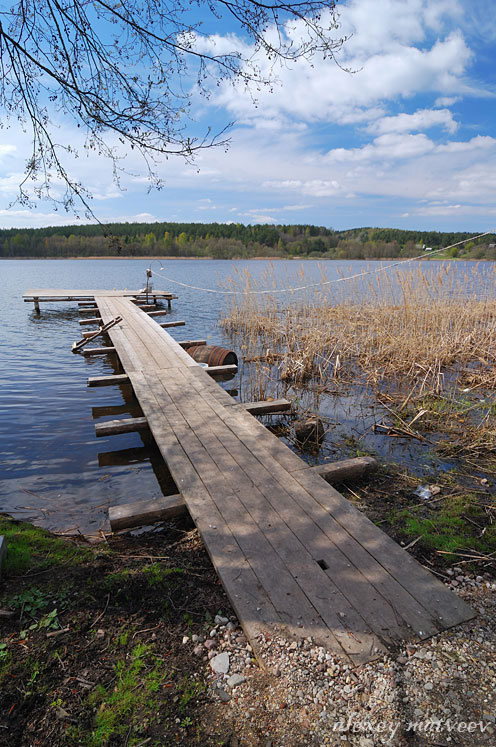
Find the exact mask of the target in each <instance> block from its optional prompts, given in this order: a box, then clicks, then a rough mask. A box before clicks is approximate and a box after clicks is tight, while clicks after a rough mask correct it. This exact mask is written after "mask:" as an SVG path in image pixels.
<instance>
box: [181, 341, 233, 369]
mask: <svg viewBox="0 0 496 747" xmlns="http://www.w3.org/2000/svg"><path fill="white" fill-rule="evenodd" d="M186 352H187V353H189V355H190V356H191V357H192V358H193V360H195V361H196V362H197V363H206V364H207V366H232V365H234V366H237V365H238V356H237V355H236V353H235V352H234V351H233V350H228V349H227V348H222V347H219V345H193V346H192V347H189V348H186Z"/></svg>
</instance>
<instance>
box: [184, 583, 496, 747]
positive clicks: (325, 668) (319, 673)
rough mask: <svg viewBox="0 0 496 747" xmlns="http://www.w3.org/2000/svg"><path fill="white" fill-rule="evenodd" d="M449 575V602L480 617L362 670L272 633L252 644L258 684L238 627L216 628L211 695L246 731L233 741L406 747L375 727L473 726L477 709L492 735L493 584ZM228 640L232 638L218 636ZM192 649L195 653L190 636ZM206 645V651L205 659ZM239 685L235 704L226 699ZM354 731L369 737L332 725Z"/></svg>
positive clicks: (495, 683)
mask: <svg viewBox="0 0 496 747" xmlns="http://www.w3.org/2000/svg"><path fill="white" fill-rule="evenodd" d="M449 570H451V569H449ZM455 574H456V575H455ZM447 575H448V576H449V578H448V579H446V583H447V585H448V587H451V588H453V587H452V582H453V581H454V582H455V584H456V587H457V588H456V592H455V591H454V589H453V593H456V594H458V595H459V596H460V597H462V598H464V599H465V601H466V602H468V604H470V605H471V606H472V608H474V609H476V610H481V609H482V612H479V615H478V617H477V618H475V619H474V620H470V621H469V622H468V623H466V624H465V625H459V626H457V627H455V628H452V629H450V630H447V631H444V632H442V633H439V634H437V635H436V636H434V637H432V638H430V639H428V640H425V641H421V642H418V641H417V642H412V643H408V644H405V645H404V646H403V647H402V648H401V649H400V650H399V651H398V652H397V653H396V654H395V655H392V654H391V655H388V654H386V655H382V656H380V657H379V658H377V659H375V660H373V661H371V662H369V663H367V664H363V665H361V666H359V667H353V666H349V665H348V664H345V663H344V662H343V660H340V659H339V658H337V657H336V656H334V654H333V653H332V651H329V650H328V649H326V648H322V647H320V646H319V645H317V644H316V643H315V642H313V641H312V640H311V639H308V638H306V639H305V640H304V641H299V640H298V639H296V640H295V639H293V638H289V639H288V638H285V637H284V636H283V635H282V633H281V635H279V634H277V632H276V633H274V632H272V633H271V634H270V636H269V635H267V636H266V637H264V636H263V635H262V636H259V638H258V640H257V648H256V650H257V654H259V655H260V657H261V659H262V660H263V664H264V667H266V669H267V672H268V674H265V673H264V674H263V675H262V673H261V671H260V669H259V667H258V665H257V662H256V660H255V658H254V654H253V653H251V651H252V649H251V646H250V644H248V643H247V641H246V638H245V637H244V635H243V634H242V632H241V630H240V628H239V626H238V625H236V624H235V623H234V622H232V620H231V622H228V623H226V624H223V623H221V622H220V621H218V620H217V619H216V620H215V622H216V624H217V625H218V626H219V629H220V630H219V633H218V634H217V637H216V640H215V641H213V640H211V643H210V644H209V646H211V645H213V646H216V647H217V649H216V651H213V650H209V653H208V656H209V657H211V659H210V661H209V666H208V667H207V670H208V674H207V677H208V679H209V681H210V690H209V692H215V697H216V698H217V697H218V698H220V699H221V700H224V702H225V703H226V707H227V708H229V710H230V714H234V715H235V718H236V722H237V723H238V724H243V726H239V729H240V731H239V734H238V739H239V741H240V742H241V741H243V740H244V741H243V743H245V742H246V744H252V743H254V742H253V731H250V730H253V729H258V730H259V733H260V739H262V735H268V736H270V737H271V739H272V741H273V745H274V746H276V747H282V745H289V744H297V745H298V747H315V745H317V746H318V747H337V745H338V744H345V745H349V747H384V746H386V745H387V746H388V747H400V746H401V747H403V745H404V744H405V742H404V733H403V730H401V729H400V730H398V733H397V734H396V735H395V736H394V737H393V738H391V734H390V733H389V732H385V733H383V734H382V733H379V732H377V731H374V729H375V728H376V727H375V726H374V725H377V724H378V723H390V724H397V723H399V724H405V723H408V722H409V721H410V720H415V721H421V720H423V719H432V718H444V719H450V720H451V721H455V722H460V721H465V722H468V721H470V720H472V721H475V722H477V721H479V720H480V718H481V716H480V711H481V710H482V707H483V712H484V719H485V723H489V727H488V729H493V730H494V728H495V724H494V722H492V721H491V718H490V716H491V714H495V713H496V695H495V693H496V672H495V671H494V669H493V668H492V667H491V662H492V661H494V659H495V656H494V654H495V653H496V644H495V641H496V599H495V596H496V595H494V591H495V590H496V584H495V583H494V581H493V580H492V579H491V578H490V577H489V576H488V575H487V574H484V575H479V576H475V574H474V575H471V574H470V572H469V571H467V570H466V569H464V570H463V571H461V569H460V571H458V570H456V569H454V570H453V572H452V573H451V574H449V573H448V574H447ZM218 617H220V615H219V616H218ZM224 619H227V618H224ZM223 625H224V627H222V626H223ZM226 631H229V633H230V635H224V632H226ZM190 640H191V641H192V643H193V644H194V641H193V637H192V636H191V638H190ZM206 643H208V642H206ZM209 646H207V645H206V644H205V646H204V651H205V649H207V650H208V649H209ZM192 650H194V651H196V647H195V649H193V646H192ZM222 654H225V656H226V657H227V658H225V659H224V660H222V659H221V660H220V661H224V665H223V666H221V667H220V669H219V668H217V665H216V664H213V662H216V661H218V660H219V657H220V656H222ZM205 662H206V657H205ZM205 665H206V663H205ZM206 666H207V665H206ZM226 667H227V668H226ZM223 670H225V671H223ZM261 676H262V678H263V679H260V677H261ZM242 683H244V685H243V687H239V689H237V690H235V697H234V696H233V697H232V698H231V696H230V695H229V693H232V692H233V690H234V688H238V685H240V684H242ZM473 683H477V687H474V684H473ZM221 693H224V695H221ZM282 704H283V705H282ZM229 717H230V718H231V715H230V716H229ZM350 719H351V722H350V721H349V720H350ZM355 722H356V723H361V722H362V723H365V722H367V723H369V724H372V725H373V728H372V729H368V730H367V729H366V730H365V731H363V730H362V731H361V732H359V733H354V732H352V730H351V729H348V730H347V731H346V730H345V731H341V732H340V731H336V729H335V725H336V724H340V723H344V724H345V725H346V724H347V723H351V724H353V723H355ZM245 729H246V731H245ZM267 729H270V732H269V731H267ZM294 735H297V736H295V737H294V738H293V736H294ZM301 735H303V736H301ZM487 735H489V737H488V739H489V741H487V740H486V742H484V741H480V740H481V736H480V735H479V741H476V740H473V742H472V743H473V744H474V745H475V744H479V743H480V744H486V743H487V744H489V743H490V742H491V740H492V739H493V734H491V733H490V732H489V731H486V736H487ZM467 736H468V735H467ZM436 737H439V741H440V742H442V743H443V744H444V743H445V744H446V747H449V745H450V744H454V741H453V736H452V735H451V736H450V735H449V734H447V733H440V734H439V735H436ZM292 739H293V741H291V740H292ZM402 740H403V741H402ZM457 743H458V742H457ZM260 744H261V745H263V744H264V741H263V739H262V741H261V742H260ZM459 744H460V745H462V744H463V745H469V742H468V741H460V742H459Z"/></svg>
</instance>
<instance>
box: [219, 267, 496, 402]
mask: <svg viewBox="0 0 496 747" xmlns="http://www.w3.org/2000/svg"><path fill="white" fill-rule="evenodd" d="M490 272H491V273H492V276H491V277H489V281H490V282H489V283H488V285H487V287H489V288H490V287H491V283H492V288H493V289H494V287H495V283H494V280H495V279H496V268H494V269H493V270H492V271H490ZM321 275H322V281H323V282H325V281H326V280H327V278H326V276H325V273H324V271H323V270H322V269H321ZM300 281H301V282H300ZM374 281H375V282H368V283H367V284H365V282H364V281H363V279H361V280H360V281H348V282H346V283H339V284H337V285H328V286H322V285H321V286H317V287H314V288H309V289H307V290H303V291H298V292H292V293H288V294H286V295H285V296H284V297H283V300H281V297H278V296H276V295H263V294H258V293H257V294H252V295H248V294H246V291H257V290H262V289H267V288H275V287H276V275H275V271H274V268H272V269H271V270H270V271H268V272H267V273H266V275H265V276H264V277H263V278H261V280H259V281H256V280H254V279H253V277H252V276H251V275H250V273H249V272H248V271H244V272H243V273H242V274H239V275H238V276H237V277H235V278H233V279H231V280H230V281H229V286H230V289H231V290H235V291H236V293H235V295H233V296H231V303H230V307H229V309H228V313H227V314H226V317H225V318H224V319H223V320H222V324H223V326H224V328H225V329H226V330H227V331H229V332H230V333H232V335H233V336H234V337H235V338H237V340H238V342H239V346H240V347H241V350H242V355H243V358H244V359H245V360H257V361H258V362H259V363H258V366H257V367H258V369H259V375H261V376H263V375H264V371H265V372H267V375H268V372H270V375H271V376H274V366H276V367H277V372H278V374H277V375H278V377H279V378H280V379H281V380H282V381H286V382H287V383H291V384H294V385H302V384H304V383H305V382H309V381H310V380H317V381H318V382H319V383H320V384H321V385H322V386H327V385H329V384H330V382H336V380H338V379H339V380H342V379H344V380H351V379H354V380H356V378H357V376H359V378H360V379H361V380H363V381H364V382H366V383H367V384H376V385H380V386H381V387H384V385H385V384H391V385H393V386H394V387H396V388H397V389H399V390H403V391H406V392H413V391H414V392H415V395H421V394H423V393H425V392H426V391H428V390H430V391H434V392H437V393H439V392H441V391H444V390H446V389H447V388H453V386H462V385H468V386H470V387H484V388H493V389H496V369H495V365H494V364H495V362H496V296H495V294H494V290H493V293H490V292H489V293H486V294H485V297H481V295H480V293H479V290H480V274H479V270H478V266H477V265H474V266H472V268H471V269H470V270H469V271H468V272H467V273H466V274H465V275H464V276H463V277H462V278H458V279H457V278H456V276H455V273H454V271H453V265H451V264H450V263H446V264H445V265H442V266H441V268H440V269H438V270H437V271H436V272H434V271H433V270H432V269H431V266H429V265H427V268H426V269H424V267H423V266H422V267H411V266H410V267H409V268H408V269H407V270H402V271H398V270H397V271H395V272H394V273H391V272H389V273H383V274H380V275H377V276H376V277H375V278H374ZM312 282H314V281H312V280H308V279H307V278H305V275H304V272H303V270H301V271H300V276H299V278H298V282H297V283H296V284H298V285H309V284H311V283H312ZM279 283H280V279H279ZM288 285H293V286H294V285H295V281H294V279H293V281H292V282H289V281H288ZM279 287H281V286H280V285H279ZM260 362H264V363H265V364H266V365H265V366H263V365H260Z"/></svg>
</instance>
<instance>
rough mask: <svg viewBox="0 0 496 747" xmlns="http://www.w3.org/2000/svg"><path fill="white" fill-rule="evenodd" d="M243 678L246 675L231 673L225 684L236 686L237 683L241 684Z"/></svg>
mask: <svg viewBox="0 0 496 747" xmlns="http://www.w3.org/2000/svg"><path fill="white" fill-rule="evenodd" d="M245 680H246V677H243V675H242V674H232V675H231V676H230V677H229V679H228V680H227V686H228V687H230V688H231V689H232V688H233V687H237V686H238V685H241V683H242V682H244V681H245Z"/></svg>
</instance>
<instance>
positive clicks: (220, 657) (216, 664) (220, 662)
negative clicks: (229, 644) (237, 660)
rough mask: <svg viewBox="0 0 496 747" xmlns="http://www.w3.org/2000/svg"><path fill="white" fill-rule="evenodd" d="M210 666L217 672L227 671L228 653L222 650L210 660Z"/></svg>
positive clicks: (224, 672) (223, 672)
mask: <svg viewBox="0 0 496 747" xmlns="http://www.w3.org/2000/svg"><path fill="white" fill-rule="evenodd" d="M210 666H211V668H212V670H213V671H214V672H216V673H217V674H227V673H228V671H229V654H228V653H227V652H226V651H222V652H221V653H220V654H217V655H216V656H214V657H213V658H212V659H211V660H210Z"/></svg>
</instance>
